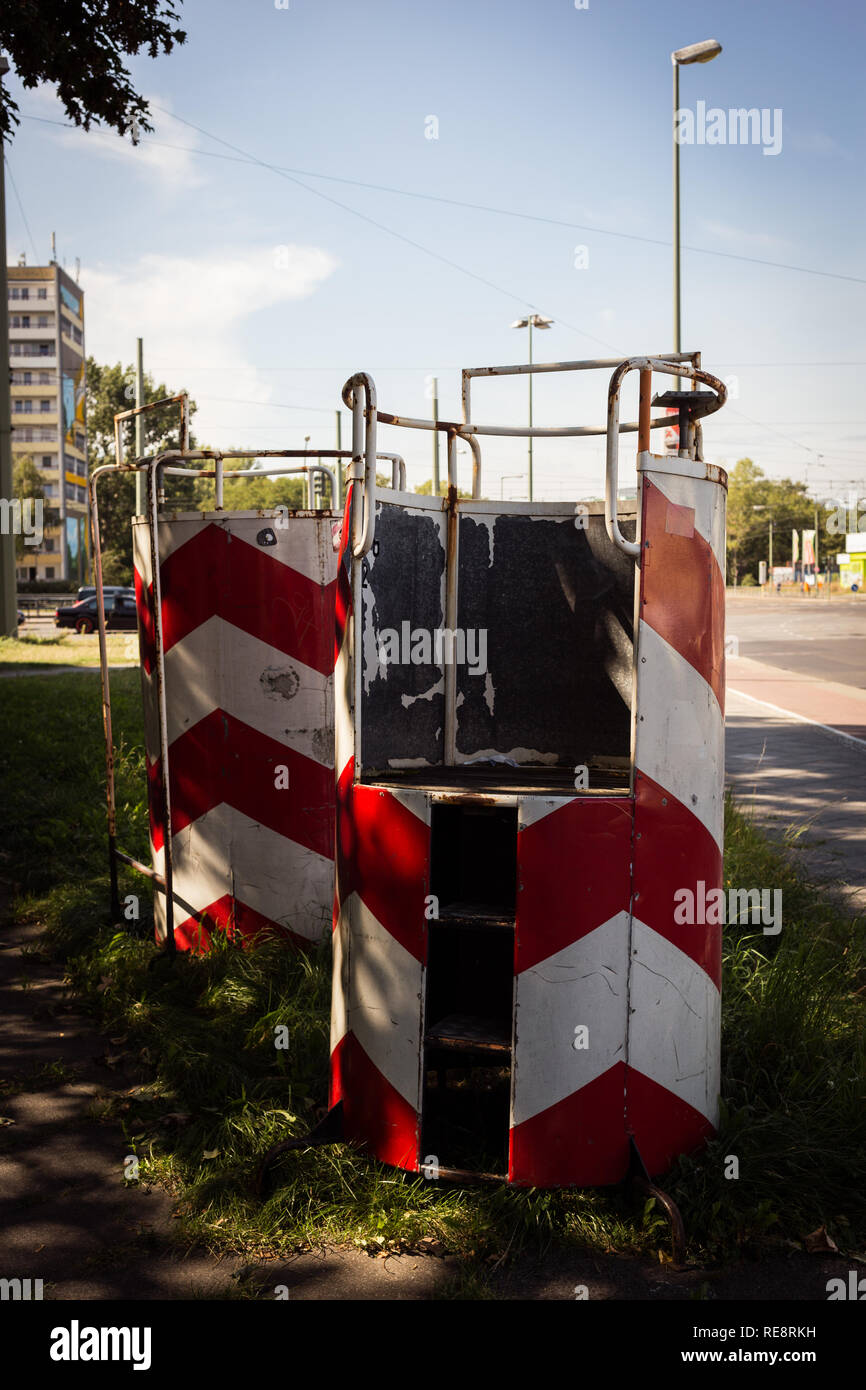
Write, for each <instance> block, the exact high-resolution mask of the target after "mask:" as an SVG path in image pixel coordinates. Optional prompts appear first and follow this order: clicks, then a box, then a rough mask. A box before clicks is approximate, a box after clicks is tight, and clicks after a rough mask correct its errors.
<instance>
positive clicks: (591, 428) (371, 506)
mask: <svg viewBox="0 0 866 1390" xmlns="http://www.w3.org/2000/svg"><path fill="white" fill-rule="evenodd" d="M700 361H701V358H700V353H699V352H669V353H664V354H662V355H660V356H658V357H631V358H627V359H625V360H624V359H623V358H621V357H600V358H589V359H586V360H584V361H579V362H532V363H520V364H516V365H515V364H511V365H508V366H502V367H464V368H463V371H462V381H461V400H462V408H463V419H462V420H438V419H437V420H423V419H416V418H414V417H412V416H408V415H393V414H391V413H390V412H388V411H384V410H379V408H378V405H377V400H376V387H375V383H374V382H373V379H372V377H371V376H370V375H369V374H368V373H367V372H356V373H355V375H354V376H352V377H350V378H349V380H348V381H347V382H346V383H345V385H344V386H343V392H342V397H343V402H344V404H345V405H347V406H348V407H349V409H350V410H351V411H352V469H351V473H350V477H351V478H352V479H353V480H354V481H355V482H359V483H362V484H363V487H362V490H361V495H360V500H359V502H358V505H357V506H356V507H355V508H354V509H353V511H354V517H353V531H352V541H353V545H352V551H353V554H354V556H355V558H356V559H360V558H361V557H362V556H364V555H366V554H367V552H368V551H369V549H370V547H371V545H372V544H373V528H374V517H375V503H376V494H375V465H374V463H372V462H371V460H374V459H375V456H376V448H377V436H376V426H377V425H378V424H383V425H395V426H397V427H399V428H403V429H415V430H433V431H440V432H441V433H443V434H445V435H446V438H447V458H448V486H449V489H450V488H453V489H454V490H455V493H454V496H455V497H456V489H457V441H458V439H465V440H466V441H467V443H468V444H469V446H470V448H471V449H472V456H473V464H472V498H473V500H477V499H478V498H479V497H480V496H481V445H480V442H479V438H478V436H479V435H485V436H488V435H490V436H494V437H501V438H517V439H528V438H533V439H556V438H585V437H590V436H598V435H604V436H606V438H607V456H606V457H607V465H606V484H605V525H606V527H607V531H608V535H609V536H610V538H611V540H612V541H613V542H614V544H616V545H618V546H619V547H620V549H625V553H626V554H629V555H632V556H634V555H636V554H637V553H639V552H638V551H637V550H635V549H634V548H633V547H634V543H633V542H630V541H626V540H625V538H624V537H623V536H622V534H621V532H620V531H619V526H618V524H617V520H616V470H617V457H616V448H615V441H616V439H617V438H618V436H619V435H620V434H630V433H632V434H633V433H637V434H638V436H639V438H638V452H639V453H643V452H645V451H647V450H648V449H649V443H650V432H651V431H652V430H655V429H667V428H669V427H670V425H671V418H670V416H669V415H667V414H665V415H661V416H656V417H653V416H652V414H651V409H650V407H651V399H650V388H651V381H652V374H653V372H660V373H663V374H666V375H668V376H684V377H688V378H689V379H690V380H691V382H692V389H693V390H697V386H698V383H699V382H704V383H705V384H707V385H708V386H710V387H711V389H712V390H713V391H714V392H715V396H716V399H715V401H714V402H712V403H710V404H705V405H702V406H701V410H700V414H702V415H703V414H710V413H711V411H714V410H718V409H719V408H720V407H721V406H722V405H723V404H724V402H725V399H726V396H727V391H726V389H725V386H724V384H723V383H722V382H721V381H720V380H719V379H718V378H717V377H714V376H711V375H710V373H709V372H705V371H703V370H702V368H701V365H700ZM607 368H613V369H614V370H613V375H612V377H611V380H610V386H609V389H608V419H607V422H606V423H605V424H603V425H559V426H558V425H535V426H528V425H481V424H477V423H475V422H474V421H473V420H472V419H471V381H472V379H473V377H491V376H525V375H529V374H533V375H536V374H544V373H549V372H578V371H596V370H604V369H607ZM630 371H639V372H640V375H641V397H640V400H641V406H640V418H639V419H638V420H631V421H627V422H625V423H621V422H620V419H619V392H620V387H621V385H622V381H623V379H624V378H625V376H626V375H627V374H628V372H630ZM612 410H613V411H614V412H615V419H614V418H613V417H612ZM688 419H689V420H690V421H691V423H690V424H689V426H688V430H687V437H686V441H685V448H683V447H681V448H680V450H679V454H680V456H681V457H690V458H697V459H702V457H703V455H702V444H703V439H702V434H701V426H700V421H699V420H697V416H696V413H694V412H693V413H692V414H690V415H688ZM612 441H613V443H612ZM680 444H681V446H682V444H683V441H682V440H680ZM611 491H612V493H613V495H612V496H611Z"/></svg>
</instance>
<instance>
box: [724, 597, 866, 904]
mask: <svg viewBox="0 0 866 1390" xmlns="http://www.w3.org/2000/svg"><path fill="white" fill-rule="evenodd" d="M727 631H728V637H729V638H730V637H736V638H737V639H738V647H739V656H738V657H731V658H729V660H728V663H727V702H726V729H727V754H726V763H727V775H728V781H729V783H730V785H731V786H733V788H734V790H735V792H736V794H737V797H738V799H739V800H740V802H741V803H742V804H745V805H747V806H748V807H749V808H750V809H751V810H752V811H753V813H754V815H755V816H756V817H757V818H758V820H759V821H760V822H761V823H762V824H763V825H764V827H765V828H766V829H767V830H768V831H769V832H770V833H771V834H773V835H776V836H779V837H786V838H787V839H788V840H789V842H792V837H794V836H796V840H795V841H793V843H794V844H795V846H796V848H795V851H794V852H795V853H796V854H797V855H798V856H799V857H800V858H801V860H802V863H803V866H804V867H805V868H806V869H807V871H808V872H809V873H811V874H813V875H815V876H816V877H819V878H821V879H824V880H827V881H829V882H831V883H834V884H835V885H837V886H838V887H839V888H840V890H841V891H842V892H843V893H844V895H845V897H846V900H847V901H848V902H849V904H850V906H851V907H852V909H853V910H855V911H864V910H866V600H861V599H838V600H837V599H833V600H830V601H829V602H827V601H826V600H823V601H822V600H817V599H816V600H810V601H805V600H804V601H797V600H786V599H752V598H748V599H744V598H739V597H737V596H731V595H729V602H728V621H727Z"/></svg>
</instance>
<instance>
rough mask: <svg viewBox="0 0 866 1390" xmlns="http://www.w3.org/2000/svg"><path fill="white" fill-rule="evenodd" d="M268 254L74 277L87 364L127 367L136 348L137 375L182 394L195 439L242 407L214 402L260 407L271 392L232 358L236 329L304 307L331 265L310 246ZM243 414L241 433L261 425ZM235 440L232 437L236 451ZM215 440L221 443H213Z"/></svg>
mask: <svg viewBox="0 0 866 1390" xmlns="http://www.w3.org/2000/svg"><path fill="white" fill-rule="evenodd" d="M276 251H277V248H275V247H273V246H259V247H253V248H250V247H244V248H243V250H240V249H237V248H226V249H224V250H222V251H211V252H202V253H201V254H200V255H198V256H196V257H195V259H193V258H192V257H187V256H170V255H162V254H156V253H151V254H148V255H145V256H142V257H140V258H139V259H138V260H137V261H135V262H133V263H132V264H130V265H128V266H125V267H124V268H123V269H122V270H115V269H107V268H105V267H103V266H96V267H94V268H92V269H89V268H85V269H83V270H82V272H81V286H82V289H83V290H84V292H85V315H86V346H87V352H88V355H91V356H93V357H95V358H96V360H97V361H98V362H118V361H120V362H124V363H129V362H131V361H132V360H133V359H134V355H135V340H136V338H139V337H140V338H143V340H144V352H145V369H146V370H150V364H155V367H154V371H155V374H156V375H158V377H160V378H162V379H165V380H166V384H167V385H168V386H169V387H171V388H173V389H175V390H177V389H180V388H181V387H186V388H187V389H188V390H189V391H190V394H191V395H192V396H193V397H194V398H195V399H196V401H197V402H198V403H199V410H198V413H197V414H196V417H195V431H196V434H197V436H198V438H199V439H204V438H207V437H208V431H209V430H210V429H214V430H216V429H218V428H219V426H220V425H221V424H233V423H234V422H236V421H238V420H239V419H243V418H244V415H245V414H246V413H247V412H245V411H244V410H243V408H242V407H239V406H238V405H235V404H230V403H228V402H226V403H225V404H221V403H220V402H221V398H224V397H234V398H242V399H245V400H255V401H260V402H262V403H267V402H268V401H269V400H270V399H271V390H272V388H271V383H270V382H268V381H266V380H264V379H263V378H261V377H260V376H259V374H257V373H256V371H255V370H254V368H252V367H251V366H250V364H249V363H248V362H246V361H245V360H244V356H243V354H242V353H240V352H239V351H238V349H237V347H236V345H235V338H236V333H237V330H238V326H239V324H240V323H241V322H242V321H243V319H245V318H247V317H248V316H249V315H250V314H253V313H259V312H261V311H262V310H264V309H268V308H274V307H277V306H279V305H284V304H288V303H291V302H292V301H297V300H300V299H304V298H307V297H308V296H309V295H311V294H313V293H315V291H316V290H317V289H318V287H319V286H320V285H321V284H322V283H323V281H325V280H326V279H327V278H328V277H329V276H330V275H332V274H333V273H334V271H335V270H336V269H337V265H338V262H337V261H336V259H335V258H334V257H333V256H332V255H330V253H329V252H327V251H323V250H321V249H319V248H318V247H315V246H282V247H280V248H279V253H280V254H279V258H277V255H276ZM277 261H278V264H279V266H280V267H281V268H280V269H277V268H276V263H277ZM163 367H165V368H167V369H168V370H165V371H163V370H162V369H163ZM205 367H206V368H207V369H208V370H206V371H204V370H198V369H200V368H205ZM248 413H249V419H250V423H251V424H253V423H255V424H258V423H261V422H264V420H265V415H264V414H263V413H262V412H260V411H250V412H248ZM282 423H283V424H285V415H283V418H282ZM242 434H243V431H242V430H238V431H237V435H238V438H237V439H236V440H235V442H236V443H240V442H241V439H240V436H241V435H242ZM256 434H258V431H256ZM218 439H219V441H220V442H223V443H224V442H226V440H225V437H224V435H222V434H220V435H219V436H218ZM253 442H255V435H253Z"/></svg>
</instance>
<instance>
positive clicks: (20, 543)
mask: <svg viewBox="0 0 866 1390" xmlns="http://www.w3.org/2000/svg"><path fill="white" fill-rule="evenodd" d="M12 496H13V497H16V498H17V499H18V501H19V502H24V501H26V500H27V499H28V498H29V499H30V500H31V501H33V502H44V500H45V493H44V491H43V488H42V476H41V474H40V472H39V469H38V468H37V467H36V464H35V463H34V462H33V460H32V458H31V457H30V455H29V454H22V455H21V457H20V458H19V459H16V461H15V467H14V468H13V470H12ZM47 520H48V518H47V517H46V515H45V512H44V511H43V515H42V525H43V527H44V526H45V524H46V521H47ZM26 540H27V537H26V536H25V534H24V530H23V527H22V529H21V531H19V532H18V534H17V535H16V537H15V558H16V560H24V559H26V558H27V556H28V555H33V554H34V553H35V552H36V551H37V550H38V549H39V546H38V545H26V544H25V541H26Z"/></svg>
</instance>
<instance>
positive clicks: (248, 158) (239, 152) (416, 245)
mask: <svg viewBox="0 0 866 1390" xmlns="http://www.w3.org/2000/svg"><path fill="white" fill-rule="evenodd" d="M152 106H153V107H154V109H155V110H157V111H161V112H162V113H163V115H166V116H168V117H169V118H170V119H171V120H175V121H178V122H179V123H180V124H181V125H185V126H187V127H188V128H189V129H190V130H194V131H196V132H197V133H198V134H199V135H203V136H204V137H205V138H206V139H208V140H213V141H215V142H216V143H217V144H219V145H223V146H225V148H226V149H229V150H232V151H233V152H234V154H235V155H236V156H238V157H239V158H240V160H241V161H243V162H247V163H250V164H255V165H258V166H259V167H260V168H263V169H267V170H269V171H270V172H271V173H275V174H277V175H279V176H280V177H281V178H285V179H287V180H288V181H289V182H290V183H294V184H296V185H297V186H298V187H299V188H303V189H304V191H305V192H307V193H311V194H312V195H313V196H314V197H316V198H321V199H323V201H325V202H327V203H330V204H331V205H332V206H333V207H338V208H340V209H341V211H343V212H348V213H349V214H350V215H351V216H353V217H357V218H359V219H360V220H361V221H362V222H366V223H368V224H369V225H370V226H372V227H375V228H376V229H377V230H378V231H381V232H385V234H386V235H388V236H392V237H394V238H396V239H397V240H398V241H402V242H403V243H404V244H405V245H407V246H411V247H412V248H413V249H414V250H416V251H420V252H422V254H423V255H426V256H430V257H432V258H433V259H434V260H437V261H439V262H440V263H441V264H443V265H447V266H448V267H449V268H450V269H452V270H456V271H458V272H459V273H460V274H461V275H466V276H468V277H469V278H470V279H473V280H475V281H477V282H478V283H479V284H482V285H485V286H486V287H487V288H488V289H492V290H494V291H495V292H496V293H497V294H501V295H504V296H505V297H507V298H508V299H511V300H513V301H516V302H517V303H518V304H521V305H523V306H525V307H527V308H529V309H532V310H533V311H537V312H541V311H540V310H539V308H538V305H536V304H533V303H532V302H531V301H529V300H528V299H525V298H524V297H523V296H521V295H518V294H515V293H514V291H512V290H507V289H505V288H504V287H503V286H502V285H497V284H496V283H495V282H494V281H492V280H488V279H487V278H486V277H485V276H483V275H479V274H477V272H476V271H474V270H469V269H468V268H467V267H466V266H462V265H460V264H459V262H457V261H453V260H451V259H450V257H448V256H443V255H442V254H441V252H439V251H434V250H432V248H430V247H428V246H425V245H424V244H423V243H422V242H418V241H415V240H414V239H413V238H412V237H407V236H405V235H404V234H403V233H402V232H398V231H396V230H395V229H394V228H393V227H389V226H387V224H385V223H382V222H379V221H377V219H376V218H373V217H370V216H368V214H367V213H363V212H360V211H359V210H358V209H357V208H353V207H351V206H350V205H349V204H348V203H343V202H341V201H340V200H339V199H338V198H332V197H331V196H330V195H329V194H327V193H323V192H321V190H319V189H317V188H311V187H310V186H309V184H306V183H304V182H303V180H302V179H300V178H298V177H297V176H296V175H295V174H293V173H290V172H289V171H288V170H286V169H283V168H281V167H280V166H279V165H276V164H272V163H270V162H269V161H268V160H265V159H260V158H259V157H258V156H257V155H253V154H250V153H249V151H247V150H243V149H241V148H240V146H238V145H233V144H232V143H231V141H229V140H226V139H224V138H223V137H222V136H221V135H214V134H213V133H212V132H211V131H208V130H205V129H204V127H203V126H199V125H197V124H196V123H195V122H194V121H189V120H187V119H186V118H185V117H183V116H178V115H177V114H176V113H175V112H171V111H168V110H166V108H165V107H162V106H160V105H159V104H158V103H157V102H153V103H152ZM28 119H31V120H42V121H46V122H47V123H48V124H51V125H61V126H64V127H66V126H68V123H67V122H64V121H48V120H47V118H45V117H35V116H31V117H28ZM154 143H156V142H154ZM191 152H192V153H207V151H195V150H193V151H191ZM311 177H319V176H318V175H312V176H311ZM322 177H325V176H322ZM341 182H350V181H349V180H341ZM370 187H375V185H370ZM391 191H394V192H398V191H400V190H391ZM420 196H424V197H430V196H432V195H420ZM437 201H442V202H453V201H455V200H451V199H441V200H437ZM466 206H470V205H468V204H467V205H466ZM479 210H484V211H487V210H488V209H481V208H480V207H479ZM489 210H490V211H497V212H505V210H504V209H489ZM506 215H507V214H506ZM519 215H520V216H527V217H528V216H530V214H519ZM535 220H545V221H548V220H549V221H553V219H535ZM560 225H563V226H571V227H578V224H569V223H562V224H560ZM578 229H579V228H578ZM583 230H597V231H600V230H601V229H591V228H583ZM612 235H622V236H624V237H625V236H628V237H629V238H630V239H634V240H641V241H653V239H652V238H648V237H640V238H638V237H632V236H631V234H629V233H612ZM654 244H658V245H663V246H666V245H667V243H666V242H657V243H654ZM691 249H699V248H691ZM709 254H712V255H716V254H718V255H725V256H728V257H729V258H730V257H731V255H732V253H727V252H711V253H709ZM733 259H739V260H743V259H752V258H748V257H736V256H734V257H733ZM756 263H757V264H766V265H778V266H779V268H781V269H789V270H804V269H805V268H804V267H797V266H781V265H780V263H776V262H756ZM806 273H812V272H810V271H808V270H806ZM814 273H815V274H820V275H829V274H830V272H824V271H816V272H814ZM832 278H839V279H853V278H855V277H850V276H833V277H832ZM858 283H864V284H866V280H863V281H858ZM557 322H558V323H559V324H561V326H562V327H563V328H566V329H569V330H570V331H571V332H573V333H577V334H578V335H579V336H580V337H582V338H586V339H587V340H588V341H590V342H593V343H596V344H598V345H599V346H600V347H604V348H607V349H608V350H609V351H611V352H613V353H616V354H620V353H622V349H621V348H619V347H617V346H616V345H615V344H613V343H609V342H607V341H606V340H605V339H603V338H597V337H596V336H595V335H594V334H591V333H587V332H586V330H585V329H582V328H578V327H577V326H576V324H571V323H569V322H568V321H567V320H566V319H564V318H562V316H561V315H558V316H557ZM262 404H266V402H263V403H262ZM731 410H732V412H733V413H734V414H736V415H740V416H741V418H742V419H744V420H747V421H748V422H749V423H751V424H758V425H759V424H760V422H759V421H754V420H751V419H750V417H749V416H747V415H744V414H743V413H742V412H741V411H737V410H735V409H734V408H733V407H731ZM764 428H768V427H766V426H764ZM769 432H770V433H771V434H776V435H777V436H778V437H779V438H781V439H785V440H786V442H788V443H794V444H796V445H797V447H798V448H800V449H802V450H803V451H804V452H805V453H810V454H813V453H815V452H816V451H815V450H814V449H812V448H810V447H809V446H808V445H807V444H801V443H800V442H799V441H797V440H791V439H790V438H789V437H787V436H784V435H782V434H780V433H779V432H778V431H776V430H769Z"/></svg>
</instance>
